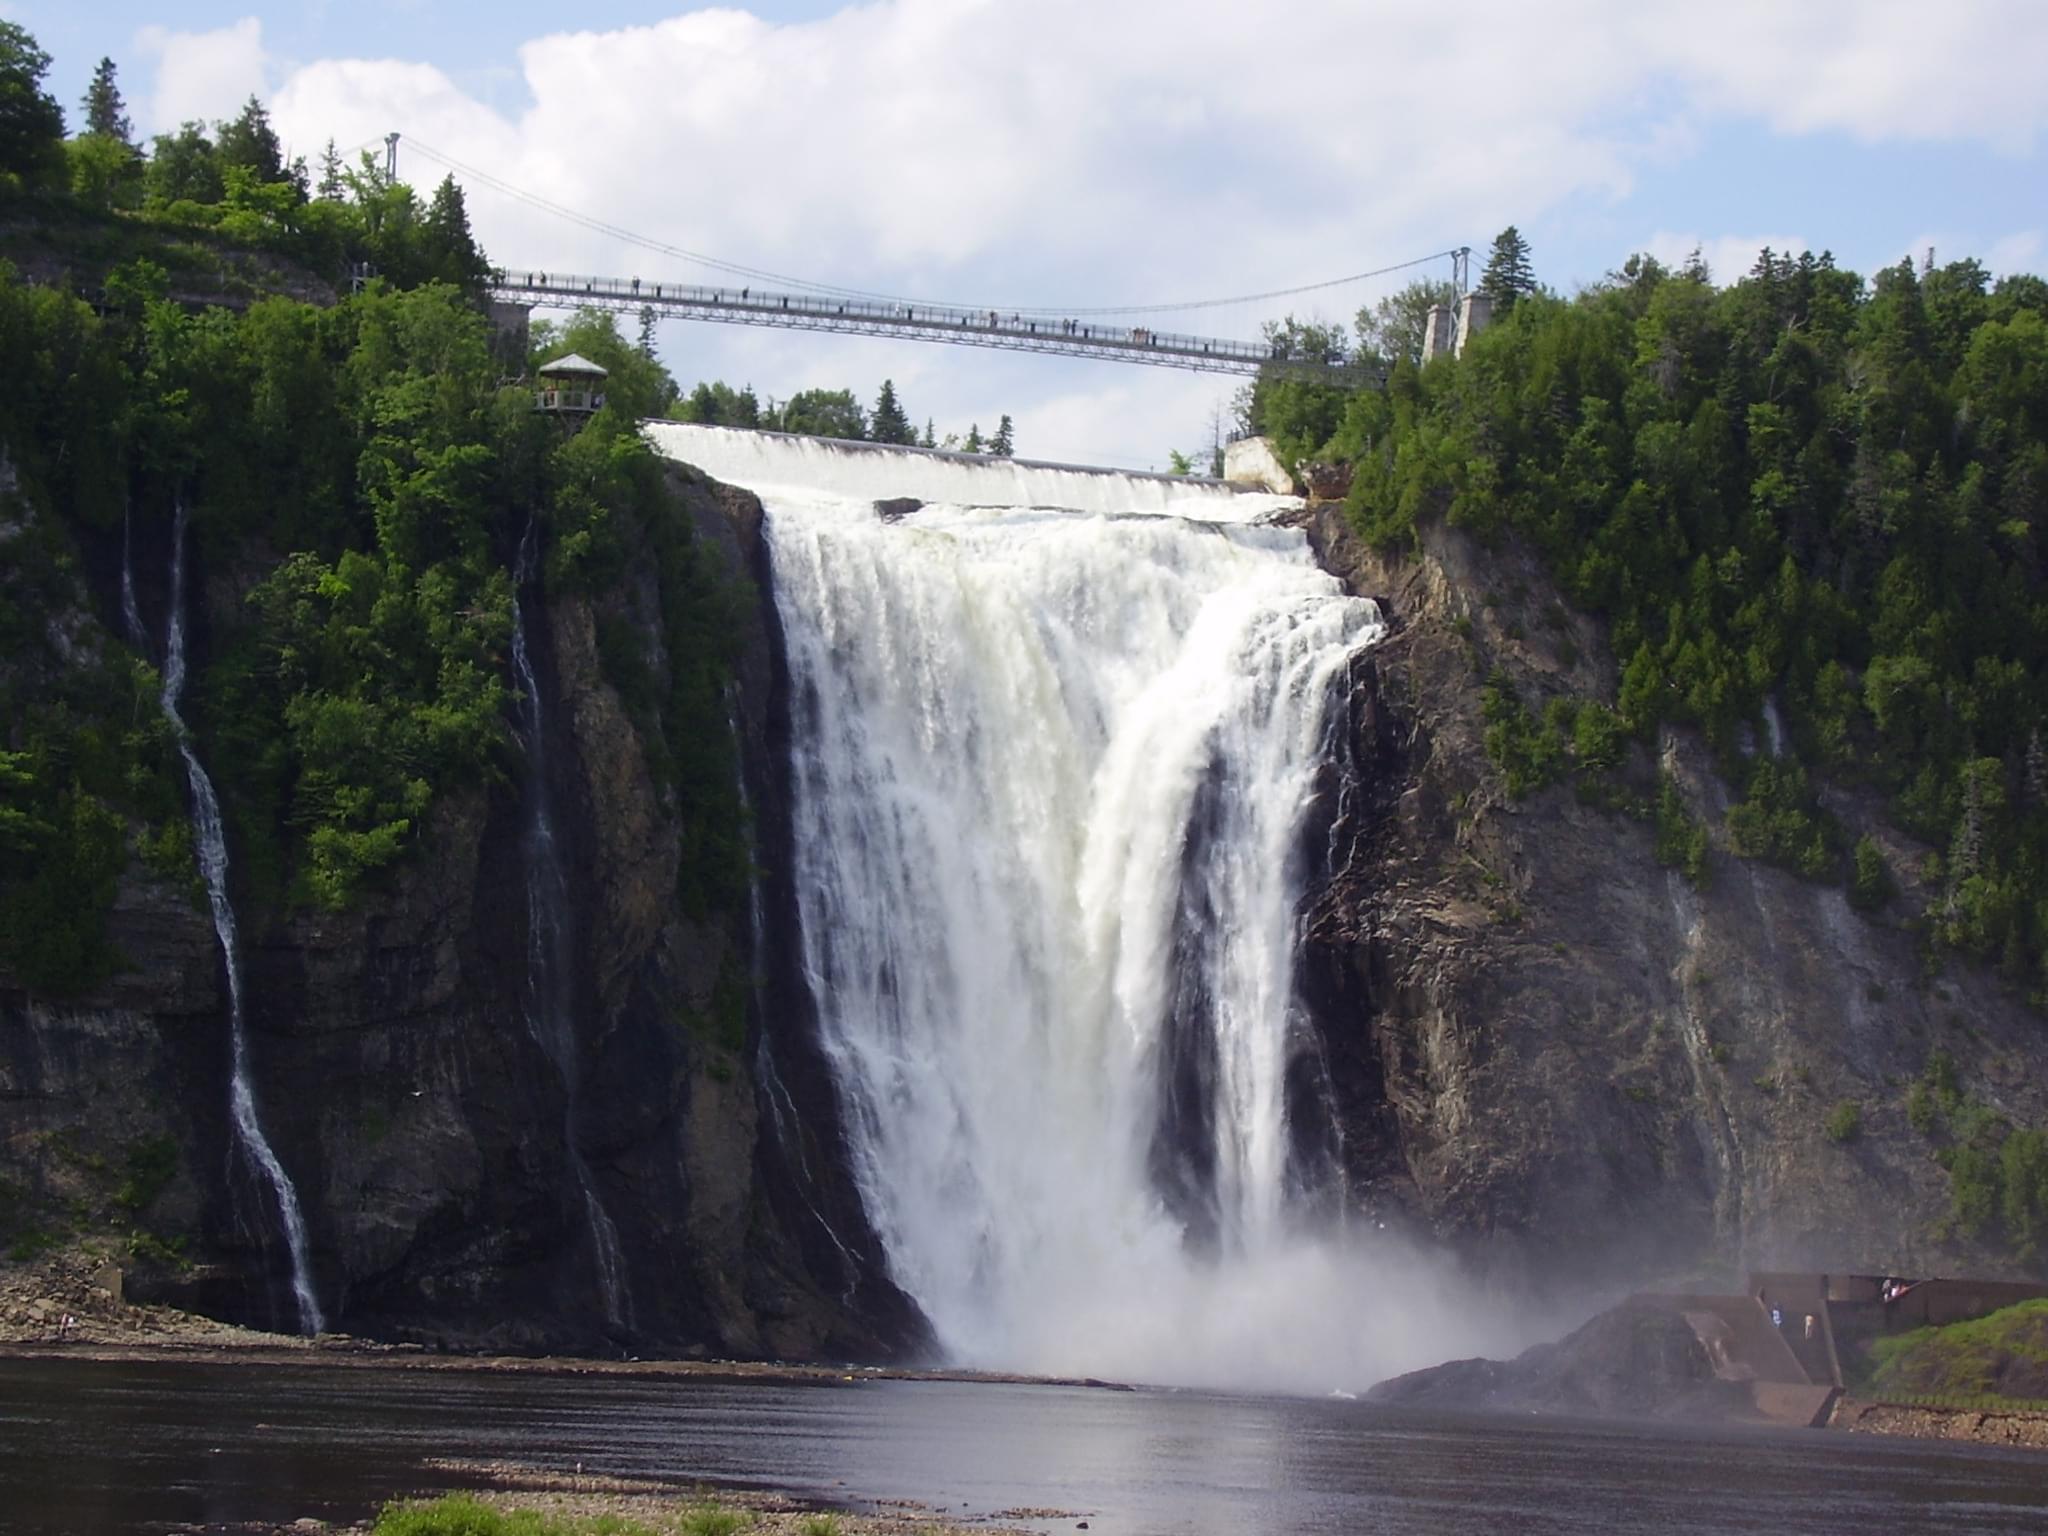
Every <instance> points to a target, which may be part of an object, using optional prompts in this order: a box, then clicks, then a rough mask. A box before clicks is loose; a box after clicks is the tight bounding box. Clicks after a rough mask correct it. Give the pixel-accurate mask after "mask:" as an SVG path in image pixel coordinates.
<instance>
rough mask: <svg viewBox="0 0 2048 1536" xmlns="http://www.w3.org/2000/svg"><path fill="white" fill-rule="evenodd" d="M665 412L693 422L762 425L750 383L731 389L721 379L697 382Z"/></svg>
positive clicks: (702, 423)
mask: <svg viewBox="0 0 2048 1536" xmlns="http://www.w3.org/2000/svg"><path fill="white" fill-rule="evenodd" d="M669 415H671V416H672V417H674V418H675V419H676V420H677V421H690V422H695V423H697V424H698V425H700V426H706V427H759V426H762V425H763V422H762V420H761V402H760V401H759V400H757V399H755V398H754V386H753V385H751V384H749V385H747V386H746V387H745V388H744V389H734V388H733V387H732V386H731V385H730V384H728V383H726V382H725V381H724V380H723V379H720V380H717V381H716V382H714V383H708V384H699V385H698V386H697V387H696V388H695V389H693V390H691V391H690V392H689V393H688V394H687V395H683V396H681V397H680V398H678V399H677V401H676V403H675V404H674V405H672V406H670V407H669Z"/></svg>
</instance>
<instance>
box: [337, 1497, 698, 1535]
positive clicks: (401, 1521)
mask: <svg viewBox="0 0 2048 1536" xmlns="http://www.w3.org/2000/svg"><path fill="white" fill-rule="evenodd" d="M688 1519H689V1516H687V1515H686V1516H685V1517H684V1524H683V1526H682V1527H681V1529H683V1530H686V1531H687V1530H690V1529H691V1527H690V1526H689V1524H688ZM727 1529H728V1530H730V1531H736V1530H738V1529H739V1527H738V1526H732V1527H729V1528H727ZM371 1536H653V1533H652V1532H651V1531H649V1530H648V1528H647V1527H646V1526H644V1525H640V1524H638V1523H636V1522H634V1521H631V1520H625V1519H621V1518H620V1517H619V1516H617V1515H596V1516H583V1517H579V1516H573V1515H565V1516H557V1515H549V1514H544V1513H542V1512H541V1511H539V1510H532V1509H513V1510H500V1509H497V1508H494V1507H493V1506H492V1505H489V1504H486V1503H484V1502H483V1501H482V1500H481V1499H477V1498H473V1497H471V1496H470V1495H468V1494H464V1493H454V1494H448V1495H446V1496H445V1497H442V1498H438V1499H428V1500H424V1501H419V1502H412V1501H407V1502H401V1503H393V1504H387V1505H385V1506H384V1509H383V1512H382V1513H381V1514H379V1515H378V1516H377V1523H376V1524H375V1525H374V1526H372V1527H371Z"/></svg>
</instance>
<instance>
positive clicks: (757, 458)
mask: <svg viewBox="0 0 2048 1536" xmlns="http://www.w3.org/2000/svg"><path fill="white" fill-rule="evenodd" d="M643 430H644V431H645V432H646V435H647V439H648V441H649V442H650V443H652V444H653V445H654V448H655V450H656V451H657V452H658V453H660V454H662V455H663V456H664V457H665V458H670V459H674V460H676V461H678V462H680V463H684V464H694V465H695V466H696V467H697V468H699V469H701V470H703V471H704V473H706V474H707V475H710V476H711V477H712V478H713V479H715V480H723V481H725V482H726V483H727V484H730V485H741V486H745V487H746V488H747V489H748V490H751V491H756V492H758V491H761V490H762V489H764V488H772V487H782V488H786V489H801V490H811V491H816V490H820V489H827V488H829V489H830V490H831V491H832V492H833V493H835V494H838V495H843V496H851V497H871V498H874V499H877V500H880V499H889V498H902V497H911V498H915V499H917V500H920V501H926V502H941V503H946V504H950V505H954V506H968V507H1055V508H1062V509H1065V510H1069V511H1075V512H1100V513H1111V514H1125V515H1128V514H1131V513H1151V514H1155V515H1161V516H1169V517H1184V518H1189V519H1192V520H1195V521H1199V522H1212V523H1249V522H1256V521H1257V520H1259V519H1260V518H1262V517H1265V516H1267V515H1269V514H1271V513H1275V512H1282V511H1288V510H1291V509H1293V508H1296V507H1299V506H1300V505H1301V500H1300V498H1299V497H1295V496H1276V495H1273V494H1271V493H1270V492H1264V491H1255V490H1241V489H1239V488H1238V487H1237V486H1234V485H1231V484H1228V483H1226V482H1224V481H1221V480H1203V479H1196V478H1194V477H1191V476H1186V475H1161V474H1149V473H1144V472H1141V471H1136V470H1123V469H1091V468H1087V467H1084V466H1080V465H1073V464H1046V463H1039V462H1036V461H1034V460H1030V459H998V458H991V457H984V456H982V455H979V454H971V453H950V452H946V451H943V450H940V449H936V448H910V447H899V446H897V445H894V444H888V443H864V442H849V441H845V440H842V439H838V438H822V437H801V436H797V435H795V434H792V433H786V432H758V431H754V430H752V429H750V428H745V427H707V426H698V425H695V424H693V423H687V422H675V421H650V422H647V423H646V424H645V425H644V428H643Z"/></svg>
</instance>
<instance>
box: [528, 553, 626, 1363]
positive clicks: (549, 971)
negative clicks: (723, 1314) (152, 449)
mask: <svg viewBox="0 0 2048 1536" xmlns="http://www.w3.org/2000/svg"><path fill="white" fill-rule="evenodd" d="M539 537H540V536H539V527H538V525H537V524H536V523H535V522H533V521H531V520H529V521H528V523H527V525H526V532H525V533H524V534H523V535H522V536H521V538H520V540H519V560H518V564H517V567H516V568H515V571H514V577H515V580H516V583H517V586H518V591H517V592H515V593H514V595H513V604H512V667H513V670H514V672H515V673H516V674H517V675H518V679H519V706H518V707H519V730H520V734H521V735H522V736H523V737H524V738H525V744H526V804H527V808H528V816H527V823H526V833H525V837H524V838H523V840H522V846H523V848H524V851H525V855H526V858H525V865H526V917H527V926H526V935H527V937H526V961H527V965H526V982H527V987H526V1027H527V1030H528V1031H529V1032H530V1033H531V1034H532V1036H533V1040H534V1043H535V1044H536V1045H538V1046H539V1047H540V1048H541V1050H542V1052H543V1053H545V1054H546V1056H547V1058H548V1061H549V1062H550V1063H551V1064H552V1065H553V1066H554V1069H555V1071H556V1072H557V1073H559V1074H560V1076H561V1079H562V1104H563V1109H562V1144H563V1147H564V1148H565V1150H566V1152H567V1156H568V1161H569V1170H570V1173H571V1174H572V1175H573V1176H574V1178H575V1180H576V1189H577V1193H578V1194H579V1195H580V1196H581V1197H582V1201H583V1212H584V1218H585V1220H586V1221H587V1222H588V1224H589V1227H590V1246H591V1256H592V1260H593V1262H594V1264H595V1266H596V1269H597V1281H598V1288H599V1291H600V1292H601V1293H602V1295H603V1297H604V1315H605V1320H606V1321H607V1322H608V1323H610V1324H611V1326H612V1327H613V1329H615V1330H630V1329H631V1328H632V1327H633V1302H632V1297H631V1295H630V1294H629V1292H628V1289H627V1285H626V1264H625V1258H624V1255H623V1254H622V1252H621V1251H620V1248H619V1232H618V1228H617V1227H616V1226H615V1225H614V1224H613V1222H612V1219H611V1216H610V1214H609V1213H608V1212H606V1210H605V1208H604V1202H603V1201H602V1200H600V1199H599V1198H598V1193H597V1185H596V1183H595V1182H594V1181H593V1180H592V1178H591V1176H590V1165H589V1164H588V1163H586V1162H585V1161H584V1159H583V1153H582V1151H581V1149H580V1148H578V1146H577V1145H576V1097H577V1095H576V1090H577V1082H578V1079H579V1077H580V1076H581V1074H580V1072H579V1071H578V1068H577V1056H576V1029H575V1001H574V991H575V978H576V973H575V967H574V964H573V959H572V955H571V950H570V942H571V941H570V935H569V882H568V876H567V873H566V871H565V870H564V869H563V867H562V852H561V847H560V844H559V842H558V840H557V837H556V833H555V818H554V810H553V795H552V793H551V791H550V789H549V787H548V772H547V735H546V729H545V722H544V719H543V716H542V713H541V695H540V680H539V677H538V675H537V674H536V672H535V670H534V665H533V652H532V650H531V648H530V647H529V646H528V645H527V641H526V613H525V608H526V603H525V594H526V591H527V589H528V587H529V586H531V584H532V582H533V577H534V572H535V569H536V563H537V560H538V554H539Z"/></svg>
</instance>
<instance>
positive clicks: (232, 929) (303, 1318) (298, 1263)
mask: <svg viewBox="0 0 2048 1536" xmlns="http://www.w3.org/2000/svg"><path fill="white" fill-rule="evenodd" d="M185 544H186V513H185V505H184V503H183V502H182V501H180V502H179V503H178V509H177V515H176V521H175V524H174V526H173V529H172V533H171V604H170V615H169V618H168V619H167V620H166V623H165V641H164V670H163V696H162V700H161V703H162V708H163V712H164V718H165V719H167V720H169V721H170V723H171V730H172V734H173V735H174V736H175V737H176V739H177V743H178V755H179V756H180V757H181V758H182V759H184V763H185V778H186V782H187V783H188V784H189V785H190V786H191V790H192V835H193V838H194V840H195V841H196V843H197V844H198V852H199V872H200V875H201V877H202V878H203V879H204V880H205V882H206V900H207V905H208V906H209V907H210V908H211V910H212V913H213V931H214V934H215V936H216V937H217V938H218V939H219V941H220V950H221V963H222V966H223V968H224V969H225V970H226V972H227V981H228V1050H229V1057H230V1066H231V1076H230V1081H229V1089H228V1109H229V1119H230V1122H231V1124H232V1125H233V1128H234V1144H235V1148H236V1150H237V1151H239V1152H240V1153H241V1154H242V1155H243V1156H244V1157H246V1158H247V1159H248V1160H249V1163H250V1165H251V1166H252V1167H253V1168H254V1169H255V1171H256V1173H257V1175H258V1176H259V1178H260V1179H261V1181H262V1183H263V1185H264V1186H265V1187H266V1188H267V1189H268V1190H269V1191H270V1194H271V1197H272V1198H273V1199H274V1200H275V1201H276V1203H277V1208H278V1216H279V1220H280V1223H281V1224H282V1226H283V1227H284V1235H285V1243H286V1246H287V1247H288V1248H289V1250H290V1255H291V1269H292V1296H293V1299H294V1300H295V1302H296V1303H297V1306H298V1315H299V1329H300V1331H301V1332H303V1333H307V1334H315V1333H319V1332H320V1331H321V1329H322V1328H323V1327H325V1325H326V1323H325V1319H324V1318H323V1316H322V1315H321V1311H320V1301H319V1297H318V1296H317V1294H316V1293H315V1291H314V1287H313V1268H312V1260H311V1244H310V1243H309V1242H308V1240H307V1237H306V1218H305V1214H304V1212H303V1211H302V1210H301V1209H300V1206H299V1194H298V1191H297V1189H295V1188H294V1187H293V1185H292V1181H291V1177H290V1176H289V1175H288V1174H287V1173H286V1172H285V1170H284V1164H283V1163H281V1162H280V1161H279V1160H278V1156H277V1153H276V1152H275V1151H274V1150H273V1149H272V1147H271V1145H270V1140H269V1138H268V1137H266V1136H265V1135H264V1134H263V1119H262V1116H261V1115H260V1114H259V1113H258V1112H257V1107H256V1089H255V1086H254V1084H253V1083H252V1082H251V1080H250V1076H249V1031H248V1023H247V1020H246V1018H245V1017H244V1014H243V1005H242V947H241V938H240V934H239V932H238V930H237V927H236V923H235V908H234V904H233V902H232V901H230V900H229V897H228V848H227V835H226V828H225V826H224V825H223V823H222V820H221V813H220V797H219V796H218V795H216V794H215V793H214V788H213V780H212V779H211V778H209V777H208V776H207V772H206V768H205V766H204V765H203V764H202V763H201V762H200V761H199V753H198V749H197V748H196V747H195V746H194V745H193V741H192V732H191V729H190V728H189V727H188V726H187V725H186V724H185V718H184V716H183V715H181V714H180V713H179V712H178V705H179V702H180V701H181V700H182V699H183V698H184V695H185ZM128 553H129V550H128V530H127V526H126V524H125V523H124V525H123V528H122V570H121V606H122V613H123V617H124V618H125V619H126V620H127V622H128V624H129V627H130V628H131V629H132V630H134V631H135V632H136V633H137V634H138V635H139V634H140V633H141V630H142V616H141V612H140V609H139V608H138V606H137V604H136V601H135V579H134V573H133V569H132V567H131V566H130V564H129V561H128Z"/></svg>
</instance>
